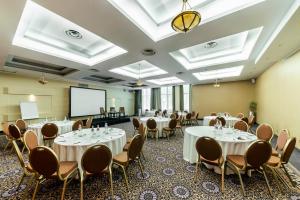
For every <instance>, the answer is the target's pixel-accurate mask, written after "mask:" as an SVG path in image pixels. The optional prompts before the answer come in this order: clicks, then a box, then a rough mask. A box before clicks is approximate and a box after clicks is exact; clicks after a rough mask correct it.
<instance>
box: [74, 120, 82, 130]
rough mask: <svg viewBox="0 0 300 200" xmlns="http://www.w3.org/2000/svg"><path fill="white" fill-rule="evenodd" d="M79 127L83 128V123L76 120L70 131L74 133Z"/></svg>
mask: <svg viewBox="0 0 300 200" xmlns="http://www.w3.org/2000/svg"><path fill="white" fill-rule="evenodd" d="M79 125H81V127H82V126H83V122H82V121H81V120H77V121H76V122H74V124H73V126H72V131H76V130H78V129H79Z"/></svg>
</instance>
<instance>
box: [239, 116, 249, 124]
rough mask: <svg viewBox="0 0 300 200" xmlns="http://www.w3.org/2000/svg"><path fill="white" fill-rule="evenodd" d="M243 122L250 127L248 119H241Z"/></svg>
mask: <svg viewBox="0 0 300 200" xmlns="http://www.w3.org/2000/svg"><path fill="white" fill-rule="evenodd" d="M241 120H242V121H244V122H246V123H247V124H248V126H249V123H248V122H249V120H248V117H243V118H242V119H241Z"/></svg>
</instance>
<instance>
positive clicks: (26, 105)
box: [20, 102, 39, 119]
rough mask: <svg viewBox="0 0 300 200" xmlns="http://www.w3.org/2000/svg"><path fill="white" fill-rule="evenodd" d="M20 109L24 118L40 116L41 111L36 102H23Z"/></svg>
mask: <svg viewBox="0 0 300 200" xmlns="http://www.w3.org/2000/svg"><path fill="white" fill-rule="evenodd" d="M20 110H21V117H22V119H37V118H39V112H38V107H37V104H36V102H21V103H20Z"/></svg>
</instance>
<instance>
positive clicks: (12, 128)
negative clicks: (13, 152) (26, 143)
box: [8, 124, 22, 140]
mask: <svg viewBox="0 0 300 200" xmlns="http://www.w3.org/2000/svg"><path fill="white" fill-rule="evenodd" d="M8 132H9V134H10V135H11V136H12V137H13V138H14V139H16V140H18V139H20V138H21V137H22V134H21V131H20V129H19V128H18V127H17V126H16V125H14V124H10V125H9V126H8Z"/></svg>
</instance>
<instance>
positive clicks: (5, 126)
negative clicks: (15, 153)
mask: <svg viewBox="0 0 300 200" xmlns="http://www.w3.org/2000/svg"><path fill="white" fill-rule="evenodd" d="M8 126H9V124H8V122H2V132H3V133H4V135H5V138H6V140H7V143H6V145H5V147H4V151H5V150H6V149H7V148H8V146H9V145H12V140H13V138H12V137H11V135H10V134H9V131H8ZM12 150H13V146H12Z"/></svg>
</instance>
